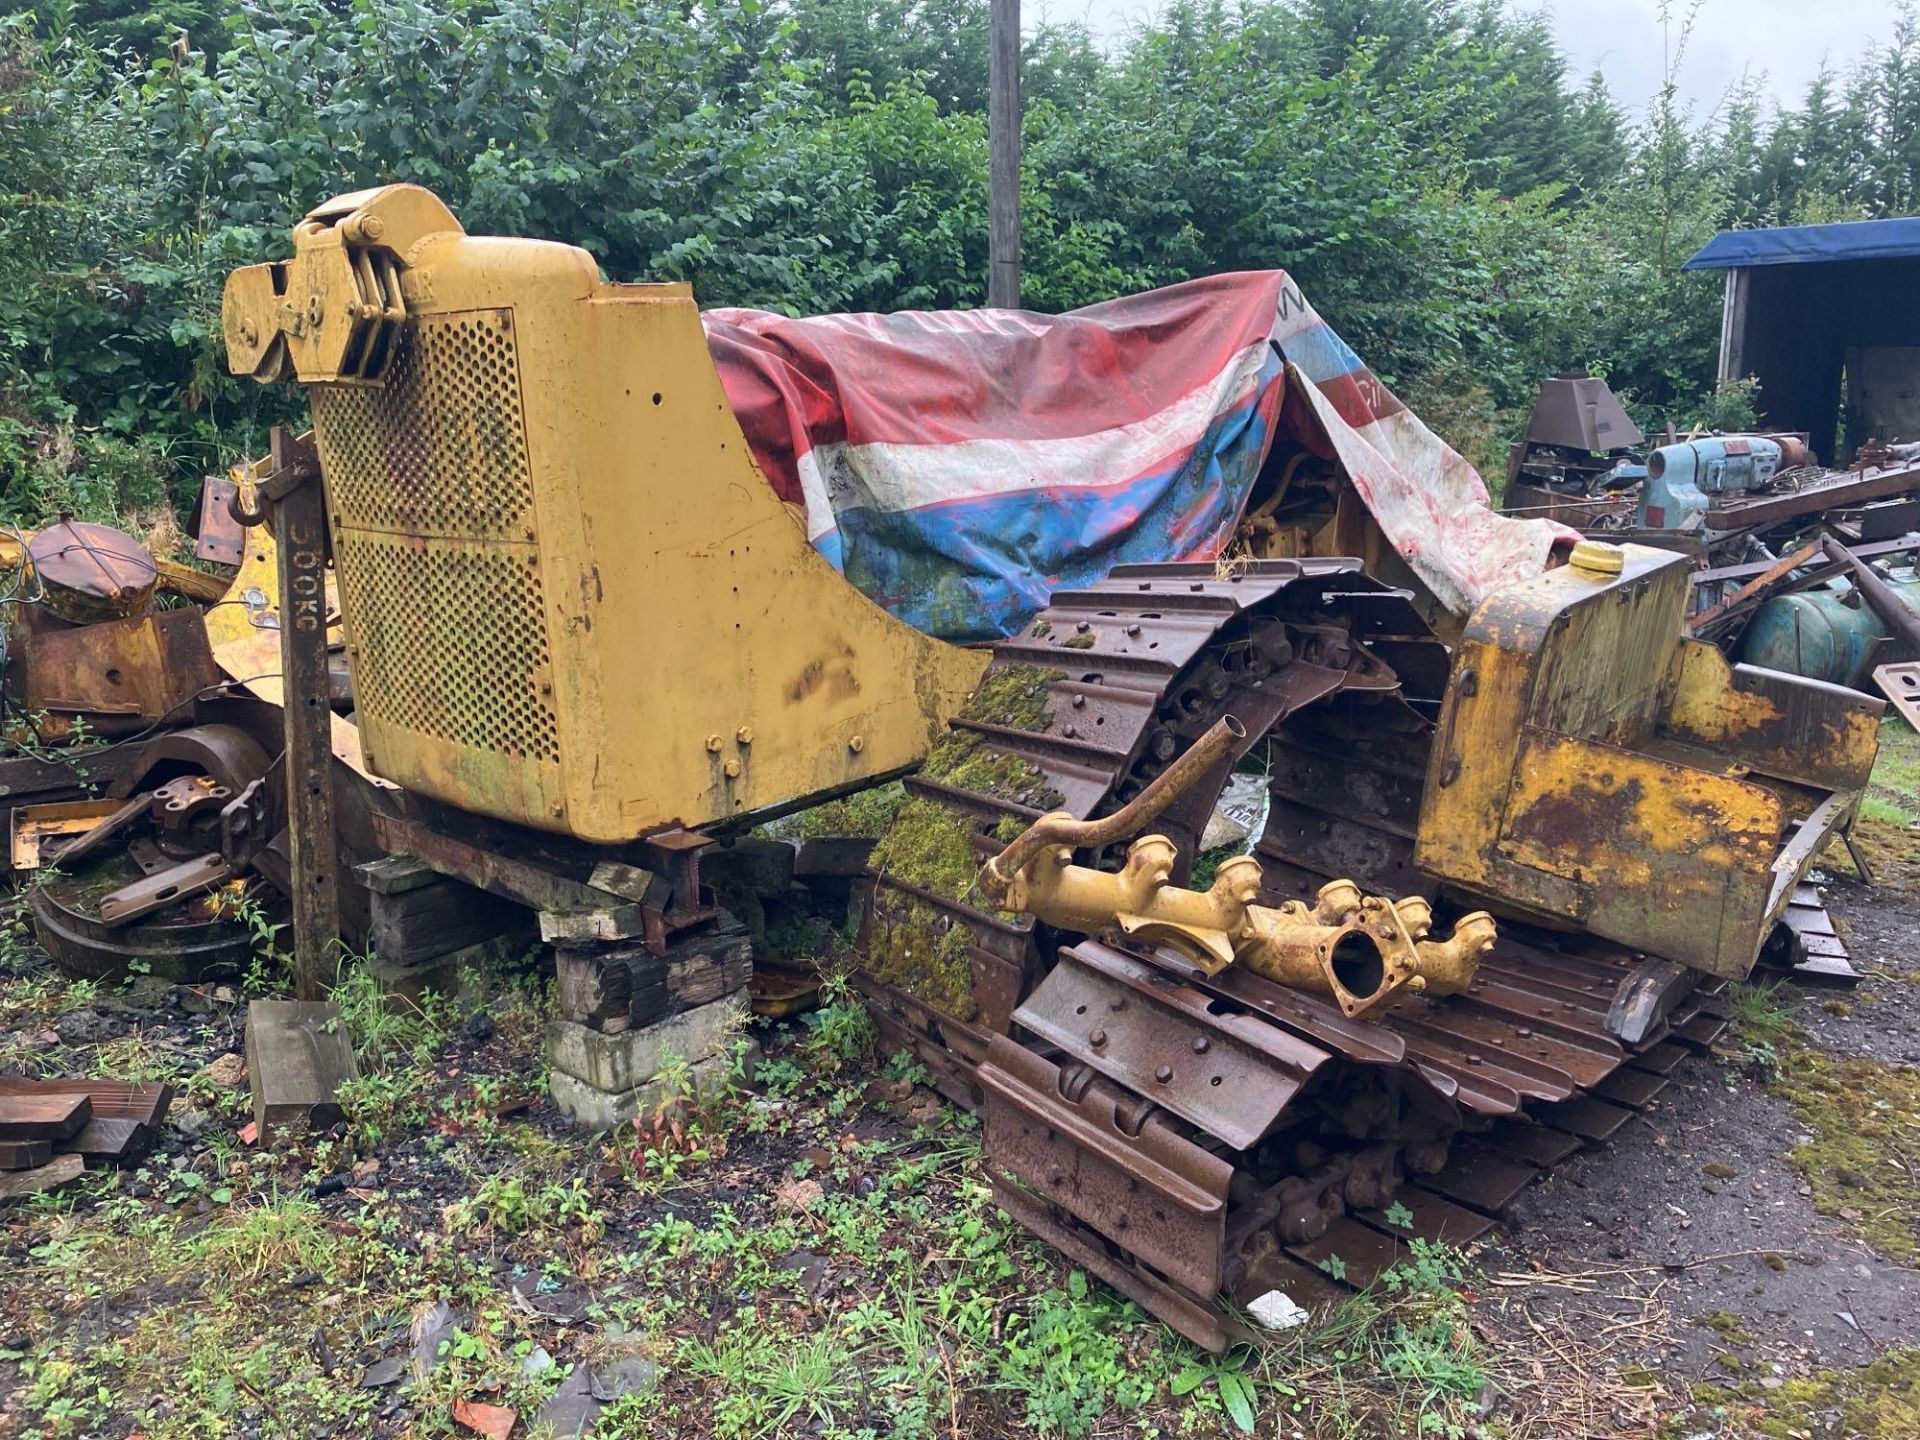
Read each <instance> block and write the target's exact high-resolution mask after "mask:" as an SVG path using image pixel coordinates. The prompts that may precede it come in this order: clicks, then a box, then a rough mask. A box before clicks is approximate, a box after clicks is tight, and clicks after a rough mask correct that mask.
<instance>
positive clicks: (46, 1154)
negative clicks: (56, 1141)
mask: <svg viewBox="0 0 1920 1440" xmlns="http://www.w3.org/2000/svg"><path fill="white" fill-rule="evenodd" d="M52 1158H53V1142H52V1141H51V1140H0V1170H31V1169H33V1168H34V1167H35V1166H36V1165H44V1164H46V1163H47V1161H49V1160H51V1159H52Z"/></svg>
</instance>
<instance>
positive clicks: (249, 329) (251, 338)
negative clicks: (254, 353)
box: [240, 320, 260, 345]
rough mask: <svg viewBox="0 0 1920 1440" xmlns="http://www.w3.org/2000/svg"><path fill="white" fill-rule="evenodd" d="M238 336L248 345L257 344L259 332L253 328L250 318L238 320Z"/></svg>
mask: <svg viewBox="0 0 1920 1440" xmlns="http://www.w3.org/2000/svg"><path fill="white" fill-rule="evenodd" d="M240 338H241V339H242V340H244V341H246V342H247V344H249V345H258V344H259V343H260V332H259V331H258V330H256V329H255V328H254V325H253V322H252V321H251V320H242V321H241V322H240Z"/></svg>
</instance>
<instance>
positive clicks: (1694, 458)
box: [1634, 435, 1807, 530]
mask: <svg viewBox="0 0 1920 1440" xmlns="http://www.w3.org/2000/svg"><path fill="white" fill-rule="evenodd" d="M1806 462H1807V452H1806V447H1805V446H1804V445H1802V444H1800V442H1799V441H1797V440H1794V439H1791V438H1785V439H1779V440H1775V439H1769V438H1768V437H1766V436H1764V435H1707V436H1703V437H1701V438H1700V439H1698V440H1683V441H1681V442H1680V443H1679V444H1678V445H1662V446H1661V447H1660V448H1659V449H1658V450H1655V451H1654V452H1653V453H1652V454H1651V455H1649V456H1648V457H1647V479H1646V483H1645V484H1644V485H1642V486H1641V487H1640V508H1639V510H1638V512H1637V513H1636V514H1635V516H1634V523H1635V524H1636V525H1638V526H1639V527H1640V528H1641V529H1642V530H1697V529H1699V528H1700V527H1701V525H1702V524H1703V523H1704V521H1705V520H1706V518H1707V507H1708V505H1709V504H1710V503H1711V502H1710V501H1709V499H1708V497H1709V496H1712V495H1728V494H1740V493H1742V492H1744V491H1748V490H1758V489H1761V488H1763V487H1764V486H1766V485H1767V484H1768V483H1769V482H1770V481H1771V480H1772V479H1773V477H1774V475H1775V474H1777V473H1778V472H1779V470H1780V469H1781V467H1782V466H1783V465H1786V466H1793V465H1803V464H1805V463H1806Z"/></svg>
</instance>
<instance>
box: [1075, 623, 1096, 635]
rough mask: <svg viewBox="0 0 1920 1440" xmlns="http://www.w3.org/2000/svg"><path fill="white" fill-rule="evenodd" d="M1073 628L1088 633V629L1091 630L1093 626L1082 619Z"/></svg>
mask: <svg viewBox="0 0 1920 1440" xmlns="http://www.w3.org/2000/svg"><path fill="white" fill-rule="evenodd" d="M1073 628H1074V629H1075V630H1077V631H1079V632H1080V633H1081V634H1082V635H1084V634H1086V633H1087V631H1089V630H1091V629H1092V628H1093V626H1091V625H1089V624H1088V623H1087V622H1086V621H1084V620H1082V621H1081V622H1080V623H1079V624H1078V625H1075V626H1074V627H1073Z"/></svg>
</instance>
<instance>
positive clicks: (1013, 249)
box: [987, 0, 1020, 310]
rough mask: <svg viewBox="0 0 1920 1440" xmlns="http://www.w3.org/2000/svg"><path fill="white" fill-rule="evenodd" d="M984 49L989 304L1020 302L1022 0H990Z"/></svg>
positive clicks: (1015, 306)
mask: <svg viewBox="0 0 1920 1440" xmlns="http://www.w3.org/2000/svg"><path fill="white" fill-rule="evenodd" d="M992 5H993V9H992V23H991V27H990V28H991V34H990V38H989V41H988V52H987V304H989V305H993V306H998V307H1001V308H1004V309H1009V310H1013V309H1018V308H1019V305H1020V0H992Z"/></svg>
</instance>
